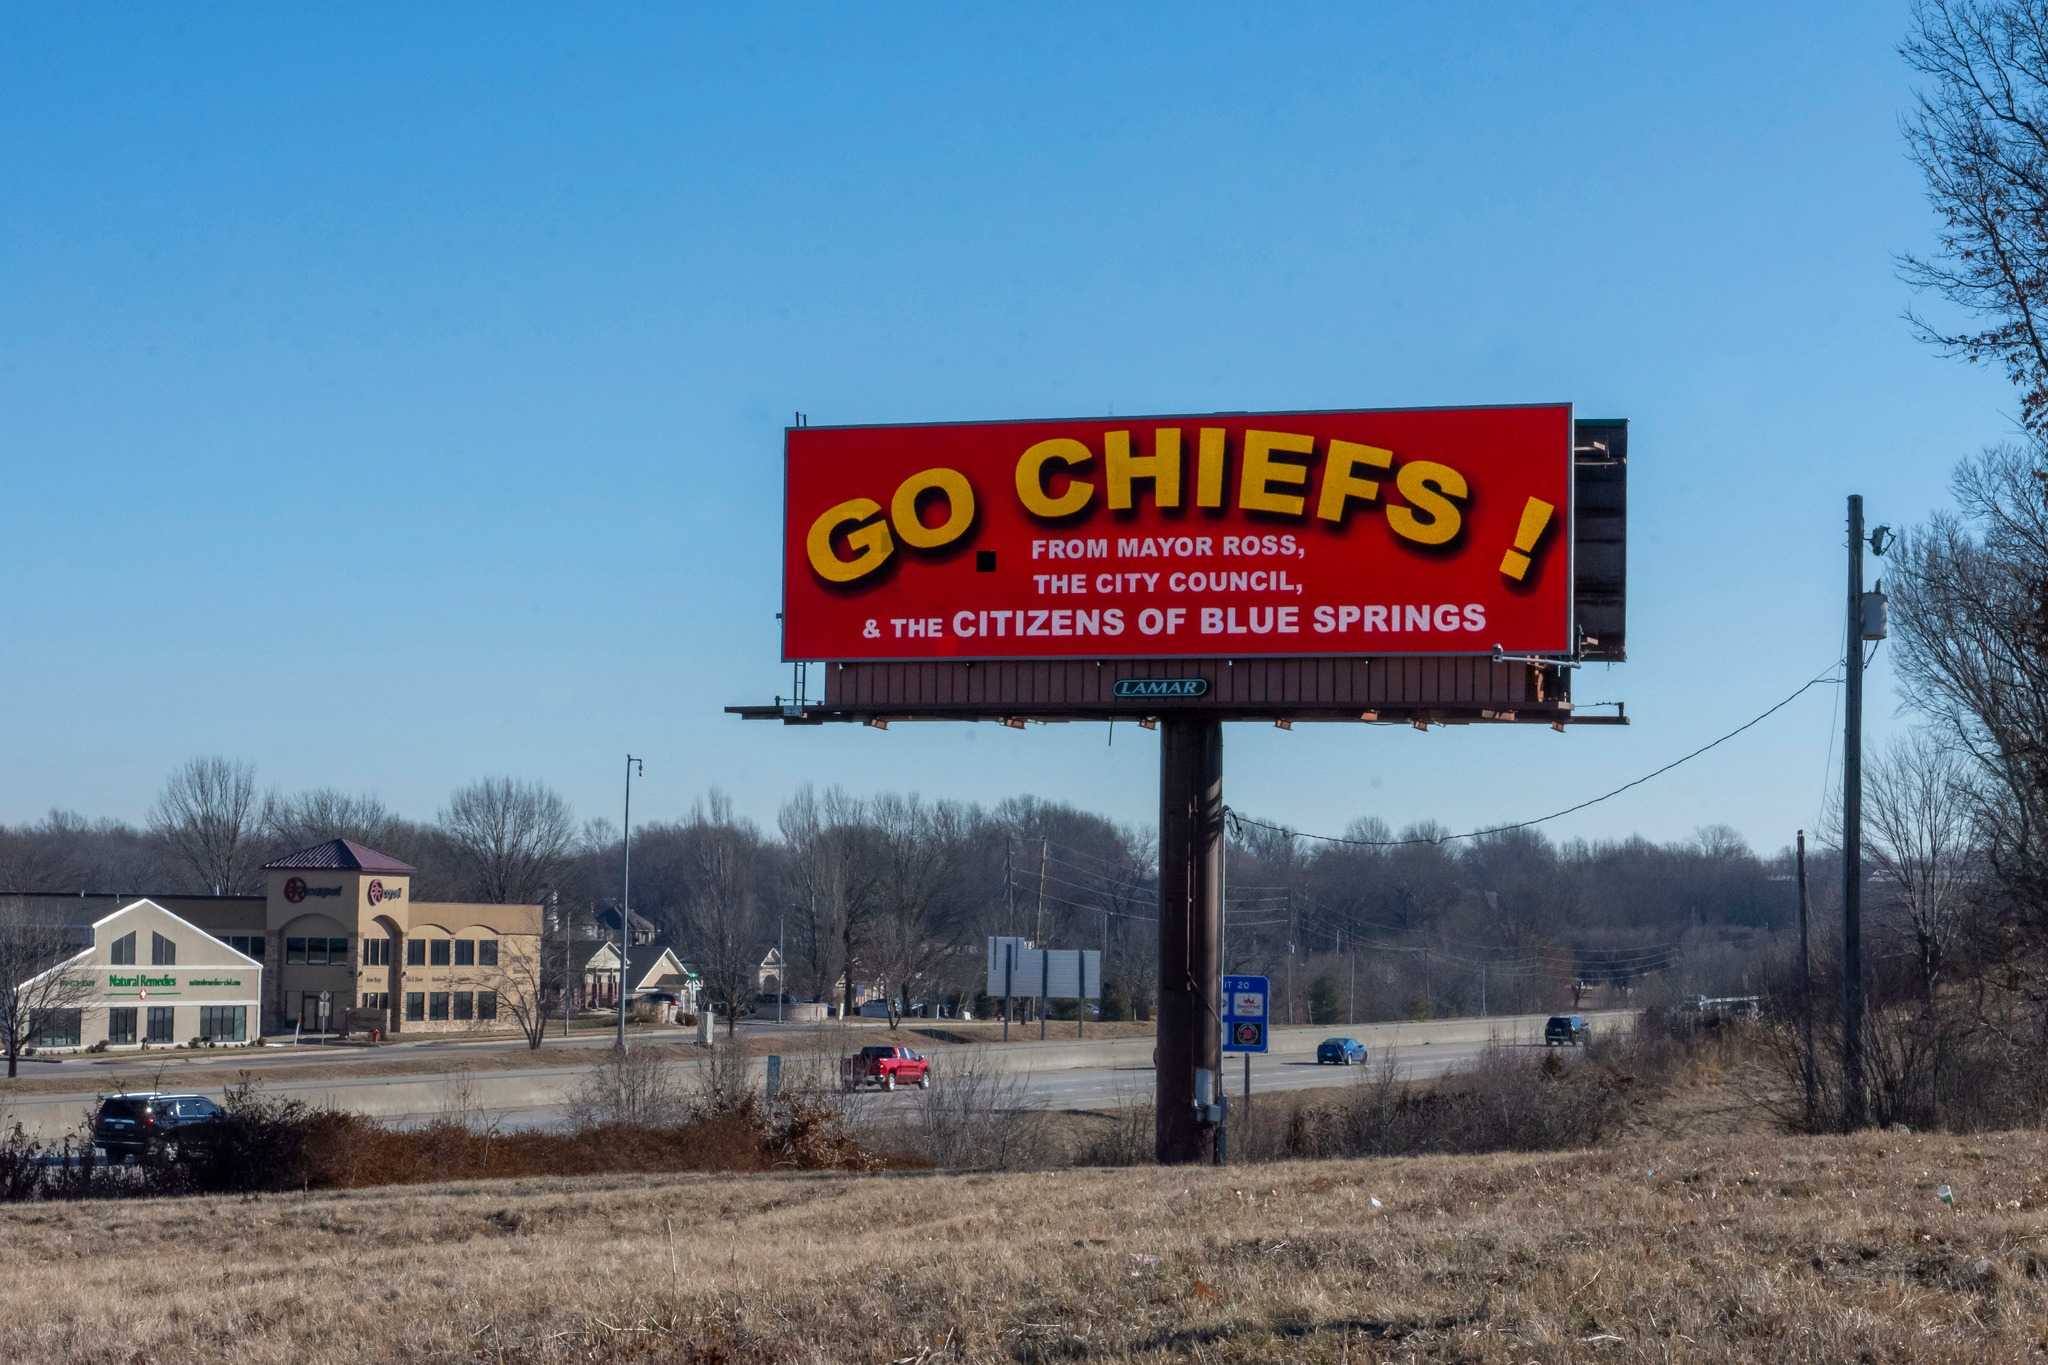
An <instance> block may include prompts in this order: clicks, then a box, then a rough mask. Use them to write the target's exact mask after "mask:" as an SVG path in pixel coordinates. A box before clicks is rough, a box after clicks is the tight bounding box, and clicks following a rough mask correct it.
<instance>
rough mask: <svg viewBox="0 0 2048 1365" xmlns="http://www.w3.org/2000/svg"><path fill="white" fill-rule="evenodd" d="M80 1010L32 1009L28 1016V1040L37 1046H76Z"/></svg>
mask: <svg viewBox="0 0 2048 1365" xmlns="http://www.w3.org/2000/svg"><path fill="white" fill-rule="evenodd" d="M81 1013H82V1011H80V1010H34V1011H32V1012H30V1014H29V1016H28V1037H29V1041H30V1042H32V1043H34V1044H35V1045H36V1046H37V1047H77V1046H78V1029H79V1015H80V1014H81Z"/></svg>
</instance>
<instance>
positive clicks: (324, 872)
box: [24, 839, 541, 1045]
mask: <svg viewBox="0 0 2048 1365" xmlns="http://www.w3.org/2000/svg"><path fill="white" fill-rule="evenodd" d="M416 870H417V869H415V868H413V867H412V866H410V865H409V864H406V863H403V862H400V861H399V860H398V859H396V858H393V857H391V856H390V855H389V854H385V853H379V852H378V851H377V850H375V849H372V848H365V847H364V846H363V845H361V844H358V843H355V842H353V841H352V840H348V839H330V840H328V841H327V842H326V843H322V844H315V845H314V846H313V847H311V848H306V849H301V850H299V851H298V852H297V853H292V854H288V855H287V856H285V857H283V858H279V859H277V860H276V861H274V862H270V863H266V864H265V865H264V868H263V877H264V894H262V895H260V896H169V895H156V896H152V897H149V898H148V902H147V903H149V904H151V905H153V906H154V907H155V908H156V909H157V910H159V911H161V912H163V913H165V914H168V915H170V916H172V917H173V918H175V919H177V920H178V921H179V922H181V923H184V924H186V925H188V926H190V927H193V928H196V929H198V930H200V931H203V933H204V934H205V935H210V936H211V937H212V938H213V939H215V940H217V942H218V944H219V945H221V946H222V947H224V948H225V949H226V950H228V952H229V953H232V954H234V955H235V956H236V957H238V958H240V959H242V960H244V961H247V962H254V963H255V964H257V965H258V967H259V968H260V971H259V973H258V976H257V978H256V981H255V982H253V983H252V987H251V990H250V991H245V992H244V995H245V996H246V997H247V998H248V1003H249V1005H250V1007H251V1013H250V1017H249V1027H250V1029H251V1031H252V1033H253V1031H254V1030H256V1029H257V1028H259V1027H260V1029H261V1031H262V1032H264V1033H267V1034H271V1035H273V1036H274V1035H277V1034H282V1033H291V1032H292V1031H293V1030H294V1029H301V1030H304V1031H307V1032H328V1031H338V1030H340V1029H343V1028H350V1029H353V1030H357V1031H361V1030H367V1029H371V1028H376V1029H380V1030H382V1031H383V1032H384V1033H386V1034H402V1033H424V1032H462V1031H466V1030H477V1031H482V1030H486V1029H497V1028H504V1029H510V1028H516V1027H517V1021H516V1019H515V1018H514V1014H515V1013H516V1011H515V1010H514V1009H513V1008H512V1006H513V1005H514V1004H515V1003H516V1002H519V1001H524V1000H529V999H533V998H535V997H536V996H537V995H538V992H539V989H540V926H541V907H540V906H539V905H488V904H476V903H470V902H461V901H432V902H428V901H420V902H415V901H414V900H413V898H412V877H413V874H414V872H415V871H416ZM24 899H26V900H27V901H29V902H30V903H31V905H32V906H33V907H34V908H35V909H36V911H37V912H38V913H39V914H42V915H45V916H49V915H56V916H58V917H61V918H62V919H63V920H64V921H65V922H66V923H69V924H77V925H80V926H94V925H95V924H96V921H97V920H98V919H100V918H102V917H104V916H106V915H109V914H112V913H114V912H115V911H117V910H120V909H121V908H122V907H123V906H125V905H127V904H128V903H129V902H131V901H134V900H136V899H137V898H136V897H132V896H108V895H85V896H77V897H71V896H57V895H50V894H48V893H42V894H30V895H27V896H25V897H24ZM124 932H125V931H124ZM90 947H91V949H92V950H93V951H95V952H96V951H98V949H99V947H100V945H99V943H98V942H97V938H91V941H90ZM224 956H225V955H224ZM252 992H260V994H256V993H252ZM259 1017H260V1019H261V1024H260V1026H259V1025H258V1022H257V1021H258V1019H259ZM81 1022H83V1021H81ZM81 1036H82V1035H81ZM189 1036H191V1035H187V1037H189ZM179 1041H181V1042H183V1041H186V1039H185V1038H181V1039H179ZM90 1042H91V1040H90V1039H86V1040H85V1044H86V1045H89V1044H90Z"/></svg>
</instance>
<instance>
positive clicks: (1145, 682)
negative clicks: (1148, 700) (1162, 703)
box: [1113, 678, 1209, 697]
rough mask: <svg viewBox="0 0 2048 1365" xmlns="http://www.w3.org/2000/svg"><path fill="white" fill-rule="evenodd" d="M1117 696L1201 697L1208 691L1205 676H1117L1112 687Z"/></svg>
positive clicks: (1207, 681) (1207, 682)
mask: <svg viewBox="0 0 2048 1365" xmlns="http://www.w3.org/2000/svg"><path fill="white" fill-rule="evenodd" d="M1113 690H1114V692H1115V694H1116V695H1117V696H1119V697H1202V696H1207V695H1208V693H1209V680H1208V679H1207V678H1118V679H1117V680H1116V687H1115V688H1114V689H1113Z"/></svg>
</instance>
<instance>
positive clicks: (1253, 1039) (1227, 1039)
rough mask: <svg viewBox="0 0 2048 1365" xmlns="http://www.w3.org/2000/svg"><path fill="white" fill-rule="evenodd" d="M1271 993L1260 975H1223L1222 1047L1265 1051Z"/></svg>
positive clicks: (1268, 1030)
mask: <svg viewBox="0 0 2048 1365" xmlns="http://www.w3.org/2000/svg"><path fill="white" fill-rule="evenodd" d="M1272 1004H1273V993H1272V991H1271V990H1269V989H1268V988H1267V983H1266V978H1265V977H1263V976H1226V977H1224V978H1223V1050H1224V1051H1225V1052H1243V1053H1253V1052H1264V1051H1266V1050H1267V1042H1268V1039H1269V1036H1270V1034H1271V1032H1272V1028H1271V1025H1272Z"/></svg>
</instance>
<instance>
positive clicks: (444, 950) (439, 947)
mask: <svg viewBox="0 0 2048 1365" xmlns="http://www.w3.org/2000/svg"><path fill="white" fill-rule="evenodd" d="M432 948H433V954H432V957H431V958H430V959H429V964H428V965H430V966H434V967H445V966H447V965H448V940H447V939H445V938H437V939H435V940H434V941H433V945H432Z"/></svg>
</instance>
